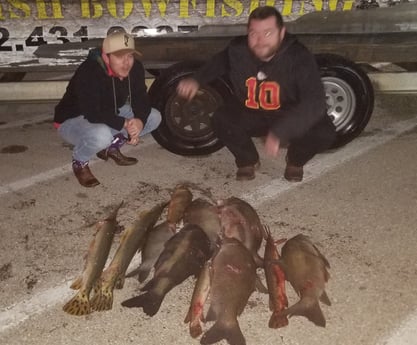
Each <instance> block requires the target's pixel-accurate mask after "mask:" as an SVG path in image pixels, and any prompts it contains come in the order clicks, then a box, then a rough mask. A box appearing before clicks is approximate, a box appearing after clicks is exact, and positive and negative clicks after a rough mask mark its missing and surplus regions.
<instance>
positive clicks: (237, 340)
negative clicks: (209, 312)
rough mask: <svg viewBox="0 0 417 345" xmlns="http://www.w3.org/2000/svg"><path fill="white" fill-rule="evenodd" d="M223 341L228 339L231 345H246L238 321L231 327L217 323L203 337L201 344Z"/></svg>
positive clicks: (206, 344) (207, 344)
mask: <svg viewBox="0 0 417 345" xmlns="http://www.w3.org/2000/svg"><path fill="white" fill-rule="evenodd" d="M222 339H226V340H227V342H228V343H229V344H230V345H246V340H245V337H244V336H243V333H242V331H241V330H240V327H239V324H238V322H237V320H236V322H234V323H233V324H231V325H226V324H225V323H224V322H221V321H216V323H215V324H214V325H213V326H212V327H211V328H210V329H209V330H208V331H207V332H205V333H204V335H203V336H202V337H201V340H200V344H201V345H209V344H214V343H217V342H219V341H220V340H222Z"/></svg>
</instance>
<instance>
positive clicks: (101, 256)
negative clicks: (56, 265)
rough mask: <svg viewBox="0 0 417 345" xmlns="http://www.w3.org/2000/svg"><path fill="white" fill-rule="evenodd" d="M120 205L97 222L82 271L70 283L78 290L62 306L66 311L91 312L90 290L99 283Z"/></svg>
mask: <svg viewBox="0 0 417 345" xmlns="http://www.w3.org/2000/svg"><path fill="white" fill-rule="evenodd" d="M122 205H123V202H121V203H120V204H119V205H118V206H117V207H116V209H115V210H114V211H113V212H112V213H111V214H110V215H109V216H108V217H107V218H106V219H104V220H101V221H99V222H97V224H96V233H95V235H94V238H93V240H92V241H91V243H90V245H89V249H88V253H87V257H86V262H85V268H84V271H83V273H82V275H81V276H80V277H78V278H77V279H76V280H75V281H74V282H73V283H72V285H71V289H74V290H79V291H78V293H77V294H76V295H75V296H74V297H73V298H72V299H71V300H70V301H68V302H67V303H66V304H65V305H64V306H63V308H62V309H63V310H64V311H65V312H66V313H68V314H71V315H86V314H90V313H91V312H92V308H91V304H90V292H91V290H92V289H93V287H94V288H98V287H97V284H99V280H100V275H101V273H102V271H103V268H104V265H105V264H106V261H107V258H108V256H109V252H110V248H111V245H112V242H113V238H114V235H115V233H116V231H117V221H116V218H117V213H118V212H119V209H120V207H121V206H122Z"/></svg>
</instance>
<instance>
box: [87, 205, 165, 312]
mask: <svg viewBox="0 0 417 345" xmlns="http://www.w3.org/2000/svg"><path fill="white" fill-rule="evenodd" d="M166 205H167V203H166V202H165V203H160V204H158V205H156V206H154V207H152V208H151V209H150V210H147V211H143V212H140V214H139V216H138V218H137V219H136V220H135V221H134V222H133V224H132V225H131V226H130V227H129V228H127V229H126V230H125V231H124V232H123V235H122V237H121V240H120V244H119V246H118V248H117V250H116V253H115V254H114V256H113V259H112V261H111V263H110V264H109V266H108V267H107V268H106V269H105V270H104V271H103V273H102V275H101V278H100V286H101V287H100V289H99V290H98V292H97V293H96V294H95V295H94V297H93V298H92V300H91V306H92V308H93V309H94V310H97V311H103V310H109V309H111V308H112V306H113V290H114V288H115V287H116V288H118V289H121V288H122V287H123V285H124V279H125V273H126V270H127V268H128V266H129V264H130V262H131V261H132V258H133V256H134V255H135V253H136V252H137V251H138V250H140V249H141V247H142V245H143V242H144V238H145V236H146V233H147V231H148V230H149V229H151V228H152V227H153V226H154V225H155V223H156V222H157V221H158V218H159V217H160V216H161V213H162V211H163V210H164V208H165V207H166Z"/></svg>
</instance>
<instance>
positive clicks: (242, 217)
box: [218, 197, 266, 267]
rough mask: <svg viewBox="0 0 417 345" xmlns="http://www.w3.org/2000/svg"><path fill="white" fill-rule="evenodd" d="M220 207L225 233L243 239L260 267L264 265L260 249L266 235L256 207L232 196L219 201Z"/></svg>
mask: <svg viewBox="0 0 417 345" xmlns="http://www.w3.org/2000/svg"><path fill="white" fill-rule="evenodd" d="M218 209H219V217H220V223H221V227H222V232H223V235H224V236H225V237H233V238H236V239H238V240H239V241H241V242H242V243H243V244H244V246H245V247H246V248H248V249H249V251H250V252H251V253H252V254H253V255H254V259H255V262H256V263H257V265H258V267H262V266H263V260H262V259H261V258H260V257H259V255H258V250H259V248H260V247H261V243H262V239H263V238H266V235H265V232H264V227H263V226H262V224H261V221H260V219H259V216H258V214H257V212H256V211H255V210H254V208H253V207H252V206H251V205H250V204H248V203H247V202H246V201H244V200H242V199H239V198H236V197H230V198H228V199H225V200H221V201H219V202H218Z"/></svg>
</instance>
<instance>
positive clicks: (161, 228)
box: [126, 221, 174, 283]
mask: <svg viewBox="0 0 417 345" xmlns="http://www.w3.org/2000/svg"><path fill="white" fill-rule="evenodd" d="M172 236H174V234H173V232H172V230H171V229H170V228H169V224H168V222H167V221H164V222H162V223H160V224H158V225H156V226H154V227H153V228H152V229H151V230H150V231H148V233H147V236H146V239H145V243H144V245H143V248H142V252H141V256H142V260H141V264H140V265H139V267H138V268H137V269H135V270H133V271H132V272H130V273H129V274H127V275H126V277H132V276H134V275H138V280H139V282H140V283H142V282H144V281H145V280H146V278H147V277H148V276H149V273H150V271H151V270H152V268H153V266H154V265H155V263H156V260H158V257H159V255H160V254H161V253H162V251H163V250H164V245H165V243H166V242H167V241H168V240H169V239H170V238H171V237H172Z"/></svg>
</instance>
